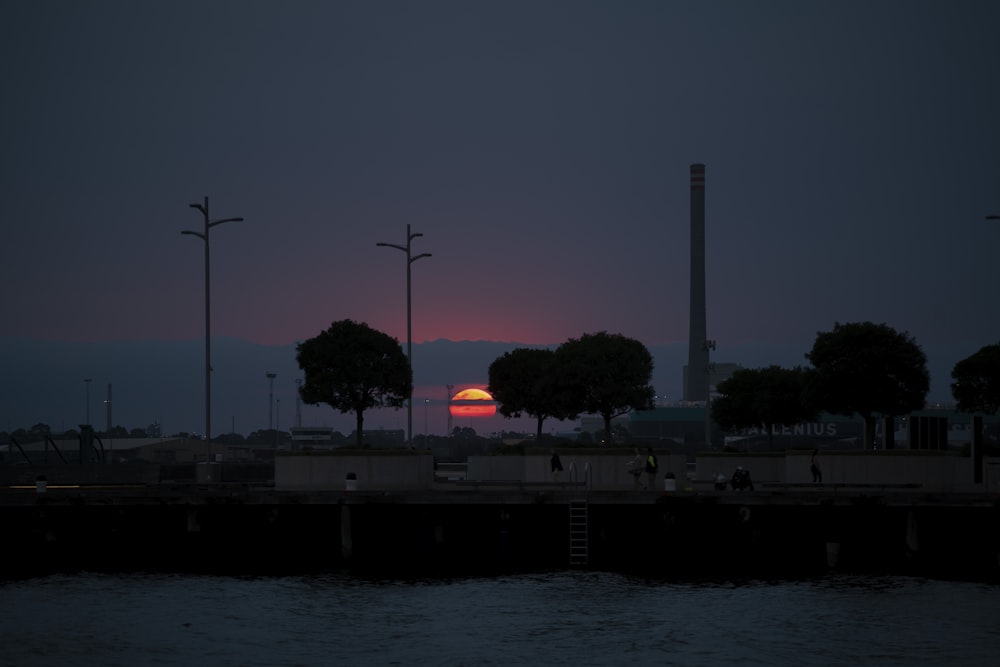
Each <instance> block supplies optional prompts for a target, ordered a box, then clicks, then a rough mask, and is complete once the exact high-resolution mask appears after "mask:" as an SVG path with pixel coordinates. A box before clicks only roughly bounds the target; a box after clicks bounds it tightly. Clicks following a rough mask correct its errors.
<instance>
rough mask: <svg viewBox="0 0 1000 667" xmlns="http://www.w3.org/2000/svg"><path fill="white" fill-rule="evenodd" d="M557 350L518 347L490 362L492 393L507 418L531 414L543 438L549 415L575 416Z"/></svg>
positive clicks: (570, 417)
mask: <svg viewBox="0 0 1000 667" xmlns="http://www.w3.org/2000/svg"><path fill="white" fill-rule="evenodd" d="M558 361H559V359H558V358H557V356H556V353H555V351H554V350H549V349H545V348H517V349H515V350H512V351H510V352H506V353H504V355H503V356H502V357H499V358H497V359H495V360H494V361H493V363H491V364H490V368H489V379H490V380H489V392H490V394H492V395H493V398H494V399H496V401H497V403H498V404H499V405H498V407H497V409H498V410H499V412H500V414H502V415H503V416H504V417H520V416H521V414H522V413H524V414H528V415H531V416H532V417H534V418H535V420H536V423H537V429H536V430H537V432H536V437H537V438H538V440H539V441H541V439H542V424H543V422H544V421H545V420H546V419H547V418H549V417H554V418H556V419H573V418H575V417H576V416H577V415H576V413H575V412H574V411H573V406H572V402H571V396H570V395H569V392H568V391H567V389H566V386H565V382H563V381H562V378H563V374H562V373H560V371H559V369H558V367H557V363H558Z"/></svg>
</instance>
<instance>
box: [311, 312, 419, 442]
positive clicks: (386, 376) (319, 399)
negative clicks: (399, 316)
mask: <svg viewBox="0 0 1000 667" xmlns="http://www.w3.org/2000/svg"><path fill="white" fill-rule="evenodd" d="M296 350H297V354H296V360H297V361H298V363H299V367H300V368H301V369H302V370H303V372H304V373H305V380H304V382H303V383H302V385H301V386H300V387H299V396H301V397H302V400H303V401H304V402H305V403H307V404H309V405H319V404H321V403H325V404H327V405H329V406H330V407H332V408H333V409H334V410H337V411H339V412H341V413H347V412H353V413H354V414H355V417H356V423H357V426H356V428H355V433H356V437H357V445H358V446H359V447H360V446H362V444H363V443H362V434H363V432H364V428H363V427H364V413H365V410H369V409H372V408H379V407H391V408H399V407H402V406H403V404H404V403H405V402H406V398H407V397H408V396H409V395H410V394H411V393H412V391H413V373H412V370H411V369H410V362H409V360H408V359H407V358H406V355H404V354H403V350H402V348H401V347H400V345H399V341H397V340H396V339H395V338H393V337H391V336H389V335H388V334H385V333H382V332H381V331H376V330H375V329H372V328H371V327H369V326H368V325H367V324H364V323H358V322H354V321H353V320H340V321H339V322H334V323H333V324H331V325H330V327H329V328H328V329H327V330H326V331H324V332H322V333H320V334H319V335H318V336H316V337H315V338H310V339H309V340H307V341H304V342H302V343H299V344H298V345H297V346H296Z"/></svg>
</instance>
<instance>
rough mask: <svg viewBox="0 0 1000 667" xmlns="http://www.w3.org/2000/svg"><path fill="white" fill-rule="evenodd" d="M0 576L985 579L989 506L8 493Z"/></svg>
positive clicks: (488, 490)
mask: <svg viewBox="0 0 1000 667" xmlns="http://www.w3.org/2000/svg"><path fill="white" fill-rule="evenodd" d="M0 521H2V525H3V526H4V530H5V534H6V535H7V537H8V539H7V540H5V542H6V544H7V547H6V548H5V550H4V552H5V553H4V557H3V561H2V562H3V566H2V567H3V572H4V574H3V575H0V576H25V575H30V574H42V573H48V572H54V571H66V570H94V571H100V570H136V571H184V572H192V571H193V572H213V573H230V574H266V573H288V572H304V571H317V570H324V569H337V568H352V569H357V570H359V571H368V572H372V573H373V574H378V575H392V574H405V575H423V574H427V575H430V574H434V575H440V574H465V573H470V574H475V573H494V572H505V571H525V570H538V569H552V568H566V567H580V568H593V569H607V570H617V571H629V572H636V573H646V574H655V575H664V576H679V577H702V576H704V577H770V576H777V577H783V576H801V575H807V576H808V575H813V574H819V573H822V572H825V571H829V570H830V569H837V570H843V571H865V572H872V571H875V572H886V573H907V574H915V575H921V576H934V577H943V578H962V579H974V580H982V581H998V580H1000V560H998V559H1000V501H998V499H997V498H996V497H991V496H989V495H987V494H983V493H979V492H973V493H937V492H932V491H928V490H926V489H922V488H919V487H914V486H892V485H887V484H882V485H847V484H840V485H832V484H831V485H829V486H820V485H809V486H806V485H792V484H778V483H767V484H759V485H758V488H757V489H756V490H755V491H753V492H748V491H741V492H737V491H731V490H727V491H714V490H706V489H694V488H693V487H691V486H686V488H682V489H680V490H677V491H673V492H668V491H664V490H653V491H649V490H647V491H631V490H594V489H591V488H587V486H586V485H584V484H580V483H573V482H562V483H560V482H535V483H525V482H522V481H518V480H512V481H509V482H507V483H505V482H503V481H498V482H495V483H491V484H486V483H478V484H477V483H468V482H464V483H459V482H458V481H452V482H439V483H433V484H432V485H431V486H430V487H429V488H426V489H421V490H409V491H405V490H385V489H381V490H380V489H363V490H355V491H349V490H347V489H346V487H345V488H340V489H336V490H334V489H327V490H281V489H276V488H274V487H273V486H271V485H268V484H255V483H236V482H215V483H210V484H198V483H170V482H164V483H156V484H144V483H137V484H96V483H82V484H59V483H52V484H48V483H47V484H46V485H45V488H44V489H40V488H39V487H38V485H37V483H36V484H11V485H7V486H4V487H2V488H0Z"/></svg>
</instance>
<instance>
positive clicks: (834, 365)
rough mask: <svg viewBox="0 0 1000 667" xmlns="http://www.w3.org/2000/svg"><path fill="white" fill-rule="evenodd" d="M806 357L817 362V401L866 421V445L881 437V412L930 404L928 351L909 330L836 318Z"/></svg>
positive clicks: (901, 412) (897, 412) (902, 411)
mask: <svg viewBox="0 0 1000 667" xmlns="http://www.w3.org/2000/svg"><path fill="white" fill-rule="evenodd" d="M806 358H807V359H809V361H810V362H811V363H812V365H813V366H814V368H815V374H814V376H813V378H814V382H813V387H814V388H815V391H816V399H817V405H818V407H820V408H821V409H825V410H827V411H829V412H832V413H834V414H840V415H848V416H850V415H853V414H858V415H861V416H862V417H863V418H864V421H865V439H864V445H865V448H868V449H870V448H871V447H872V446H873V444H874V441H875V422H874V421H873V419H872V417H873V416H874V415H876V414H882V415H886V416H891V417H895V416H898V415H904V414H908V413H910V412H912V411H914V410H919V409H921V408H923V407H924V402H925V400H926V397H927V392H928V391H929V390H930V374H929V373H928V371H927V356H926V355H925V354H924V351H923V350H922V349H920V346H919V345H917V343H916V341H915V340H914V339H913V337H912V336H910V335H909V334H907V333H899V332H897V331H896V330H894V329H892V328H891V327H889V326H887V325H885V324H873V323H872V322H854V323H847V324H840V323H836V324H834V327H833V330H832V331H826V332H820V333H818V334H817V335H816V341H815V342H814V343H813V347H812V350H811V351H810V352H809V353H808V354H807V355H806Z"/></svg>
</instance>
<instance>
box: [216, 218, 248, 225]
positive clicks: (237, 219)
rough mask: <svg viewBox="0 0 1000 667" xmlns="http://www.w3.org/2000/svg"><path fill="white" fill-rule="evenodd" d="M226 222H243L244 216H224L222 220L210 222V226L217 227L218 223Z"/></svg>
mask: <svg viewBox="0 0 1000 667" xmlns="http://www.w3.org/2000/svg"><path fill="white" fill-rule="evenodd" d="M224 222H243V218H223V219H222V220H216V221H215V222H210V223H208V226H209V227H215V226H216V225H221V224H222V223H224Z"/></svg>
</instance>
